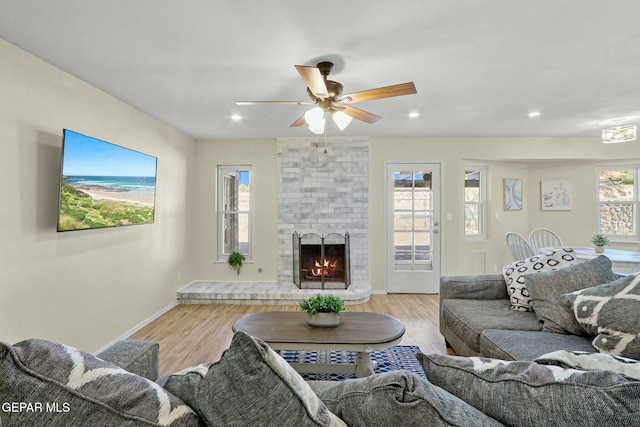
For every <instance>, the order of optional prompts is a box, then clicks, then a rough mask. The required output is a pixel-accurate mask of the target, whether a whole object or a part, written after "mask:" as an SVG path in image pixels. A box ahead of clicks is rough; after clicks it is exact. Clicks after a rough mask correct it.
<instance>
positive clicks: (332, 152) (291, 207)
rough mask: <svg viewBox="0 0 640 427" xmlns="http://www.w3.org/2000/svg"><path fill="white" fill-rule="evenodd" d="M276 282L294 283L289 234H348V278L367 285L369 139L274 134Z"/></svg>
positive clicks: (290, 235)
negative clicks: (276, 179)
mask: <svg viewBox="0 0 640 427" xmlns="http://www.w3.org/2000/svg"><path fill="white" fill-rule="evenodd" d="M277 147H278V276H279V277H278V281H279V282H280V283H293V270H292V256H293V246H292V235H293V232H294V231H297V232H298V233H299V234H305V233H317V234H320V235H323V234H324V235H326V234H329V233H339V234H344V233H345V232H349V236H350V239H351V281H352V283H359V282H366V283H369V138H366V137H353V138H326V139H325V138H324V137H314V138H279V139H278V141H277Z"/></svg>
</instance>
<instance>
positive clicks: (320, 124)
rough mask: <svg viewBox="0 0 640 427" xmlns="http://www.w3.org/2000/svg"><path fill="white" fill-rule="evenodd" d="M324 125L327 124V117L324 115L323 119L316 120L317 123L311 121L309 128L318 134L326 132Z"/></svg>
mask: <svg viewBox="0 0 640 427" xmlns="http://www.w3.org/2000/svg"><path fill="white" fill-rule="evenodd" d="M324 125H325V119H324V117H323V118H322V119H320V120H318V121H316V122H315V123H309V130H310V131H311V132H313V133H315V134H316V135H322V134H323V133H324Z"/></svg>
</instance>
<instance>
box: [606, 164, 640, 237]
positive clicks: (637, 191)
mask: <svg viewBox="0 0 640 427" xmlns="http://www.w3.org/2000/svg"><path fill="white" fill-rule="evenodd" d="M614 170H633V171H634V179H633V201H631V202H626V203H629V204H631V205H632V206H633V209H634V216H633V222H634V224H633V227H634V230H635V233H634V234H633V235H630V236H619V235H616V234H605V233H603V232H602V216H601V212H602V209H601V205H602V203H604V202H602V201H601V200H600V172H602V171H614ZM639 179H640V164H625V165H602V166H598V167H597V168H596V218H597V229H598V233H599V234H605V235H606V236H607V237H608V238H609V240H610V241H611V242H612V243H615V242H619V243H638V242H639V241H640V185H639V183H638V180H639Z"/></svg>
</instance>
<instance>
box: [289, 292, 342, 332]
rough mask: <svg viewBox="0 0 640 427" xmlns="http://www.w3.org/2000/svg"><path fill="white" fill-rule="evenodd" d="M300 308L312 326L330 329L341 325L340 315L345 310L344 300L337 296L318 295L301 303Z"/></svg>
mask: <svg viewBox="0 0 640 427" xmlns="http://www.w3.org/2000/svg"><path fill="white" fill-rule="evenodd" d="M300 308H301V309H302V311H305V312H306V313H307V315H308V318H307V323H308V324H309V325H311V326H320V327H324V328H330V327H334V326H338V325H339V324H340V313H341V312H343V311H344V310H345V308H344V300H343V299H342V298H340V297H337V296H335V295H322V294H318V295H316V296H313V297H311V298H309V299H303V300H302V301H301V302H300Z"/></svg>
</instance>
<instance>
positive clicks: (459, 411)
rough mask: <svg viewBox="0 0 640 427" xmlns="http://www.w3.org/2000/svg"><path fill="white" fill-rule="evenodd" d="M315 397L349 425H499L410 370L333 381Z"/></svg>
mask: <svg viewBox="0 0 640 427" xmlns="http://www.w3.org/2000/svg"><path fill="white" fill-rule="evenodd" d="M333 383H334V385H333V386H332V387H328V388H324V389H323V390H322V391H321V392H320V393H319V394H318V397H320V399H322V401H323V402H324V403H325V404H326V405H327V407H328V408H329V409H330V410H331V411H332V412H334V413H335V414H336V415H338V416H339V417H340V418H341V419H343V420H344V421H345V422H346V423H347V424H348V425H350V426H425V425H428V426H464V425H473V426H500V425H501V424H500V423H498V422H497V421H495V420H492V419H491V418H489V417H488V416H486V415H485V414H483V413H482V412H480V411H478V410H477V409H475V408H474V407H473V406H470V405H468V404H467V403H465V402H463V401H462V400H460V399H458V398H457V397H455V396H453V395H452V394H450V393H448V392H446V391H444V390H443V389H442V388H440V387H436V386H434V385H433V384H431V383H430V382H429V381H427V380H425V379H424V378H421V377H419V376H418V375H416V374H415V373H413V372H410V371H392V372H386V373H382V374H377V375H372V376H370V377H366V378H358V379H351V380H346V381H339V382H335V381H334V382H333Z"/></svg>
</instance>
